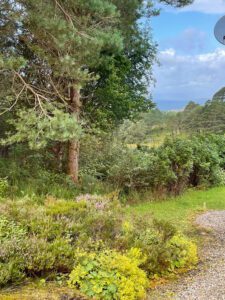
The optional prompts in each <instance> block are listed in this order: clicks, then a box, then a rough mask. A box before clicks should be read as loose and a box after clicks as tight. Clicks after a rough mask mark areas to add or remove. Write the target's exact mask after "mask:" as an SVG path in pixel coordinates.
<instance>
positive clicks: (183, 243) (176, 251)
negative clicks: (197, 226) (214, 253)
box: [167, 235, 198, 271]
mask: <svg viewBox="0 0 225 300" xmlns="http://www.w3.org/2000/svg"><path fill="white" fill-rule="evenodd" d="M167 247H168V248H169V250H170V253H171V265H170V268H171V270H172V271H173V270H174V269H175V268H184V267H191V266H193V265H195V264H196V263H197V262H198V255H197V246H196V244H194V243H193V242H192V241H190V240H189V239H187V238H186V237H184V236H182V235H175V236H173V237H172V239H170V241H169V242H168V245H167Z"/></svg>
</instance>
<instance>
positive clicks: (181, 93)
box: [151, 0, 225, 110]
mask: <svg viewBox="0 0 225 300" xmlns="http://www.w3.org/2000/svg"><path fill="white" fill-rule="evenodd" d="M223 15H225V0H195V1H194V4H192V5H190V6H188V7H185V8H183V9H179V10H178V9H172V8H170V7H167V6H163V7H162V11H161V14H160V16H158V17H155V18H153V19H152V29H153V37H154V40H155V41H156V42H157V43H158V50H159V53H158V58H159V62H160V66H155V67H154V77H155V79H156V83H155V87H154V88H153V89H151V90H152V94H153V100H154V102H156V103H157V105H158V107H159V108H160V109H162V110H168V109H182V108H183V107H184V106H185V104H186V103H187V102H189V101H190V100H193V101H196V102H199V103H204V101H206V100H208V99H210V98H211V97H212V96H213V94H214V93H215V92H216V91H217V90H218V89H220V88H221V87H222V86H225V46H223V45H221V44H219V43H218V42H217V41H216V39H215V37H214V33H213V31H214V26H215V24H216V22H217V21H218V19H219V18H220V17H221V16H223Z"/></svg>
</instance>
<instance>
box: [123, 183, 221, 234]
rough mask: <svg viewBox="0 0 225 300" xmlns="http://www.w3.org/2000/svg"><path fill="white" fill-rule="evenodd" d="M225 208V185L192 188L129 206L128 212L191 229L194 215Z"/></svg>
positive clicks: (180, 227)
mask: <svg viewBox="0 0 225 300" xmlns="http://www.w3.org/2000/svg"><path fill="white" fill-rule="evenodd" d="M210 209H213V210H223V209H225V187H215V188H212V189H209V190H195V191H194V190H192V191H188V192H186V193H185V194H184V195H182V196H179V197H177V198H169V199H167V200H163V201H157V202H154V201H151V202H145V203H143V204H138V205H134V206H131V207H130V208H128V212H129V213H132V212H135V213H137V214H139V215H146V214H150V215H152V214H153V215H154V216H155V217H156V218H158V219H161V220H166V221H170V222H172V223H173V224H174V225H175V226H176V227H177V228H179V229H183V230H186V229H189V228H190V226H191V221H192V220H193V216H195V215H196V214H197V213H199V212H202V211H206V210H210Z"/></svg>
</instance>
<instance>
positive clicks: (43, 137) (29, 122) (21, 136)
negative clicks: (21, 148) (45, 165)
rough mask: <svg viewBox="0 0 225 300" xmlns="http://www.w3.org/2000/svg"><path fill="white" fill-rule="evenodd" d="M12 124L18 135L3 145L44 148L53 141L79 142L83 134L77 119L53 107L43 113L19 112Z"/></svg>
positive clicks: (7, 139) (8, 139)
mask: <svg viewBox="0 0 225 300" xmlns="http://www.w3.org/2000/svg"><path fill="white" fill-rule="evenodd" d="M27 116H29V118H28V117H27ZM10 123H11V125H13V126H14V127H15V131H16V133H15V134H14V135H12V134H11V135H10V136H9V137H8V138H6V139H5V140H3V144H13V143H20V142H28V144H29V147H30V149H40V148H44V147H46V146H47V144H48V143H49V142H53V141H60V142H66V141H68V140H71V139H73V140H78V139H79V138H80V136H81V133H82V130H81V126H80V125H79V124H78V122H77V121H76V120H75V118H73V117H72V116H71V115H70V114H68V113H64V112H63V111H61V110H60V109H58V108H54V107H53V106H48V107H47V111H43V112H41V113H39V112H37V111H36V110H33V109H28V110H19V111H17V119H16V120H11V122H10Z"/></svg>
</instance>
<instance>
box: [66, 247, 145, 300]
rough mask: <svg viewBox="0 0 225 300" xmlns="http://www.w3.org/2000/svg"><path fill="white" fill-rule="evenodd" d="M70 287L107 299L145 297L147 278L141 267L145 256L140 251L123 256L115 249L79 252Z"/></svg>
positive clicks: (121, 299) (131, 251) (130, 299)
mask: <svg viewBox="0 0 225 300" xmlns="http://www.w3.org/2000/svg"><path fill="white" fill-rule="evenodd" d="M75 259H76V260H77V263H76V266H75V268H74V270H73V271H72V272H71V274H70V280H69V285H70V287H75V288H78V289H80V291H81V292H82V293H83V294H85V295H87V296H88V297H91V298H92V297H93V298H95V299H104V300H113V299H115V300H135V299H143V298H144V297H145V290H146V287H147V283H148V282H147V277H146V274H145V272H144V271H143V270H141V269H140V268H139V265H140V264H141V263H142V262H143V259H144V258H143V256H142V253H141V251H140V250H139V249H138V248H132V249H131V250H130V251H128V252H126V253H124V254H121V253H119V252H116V251H114V250H103V251H101V252H91V253H88V252H77V253H76V257H75Z"/></svg>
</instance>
